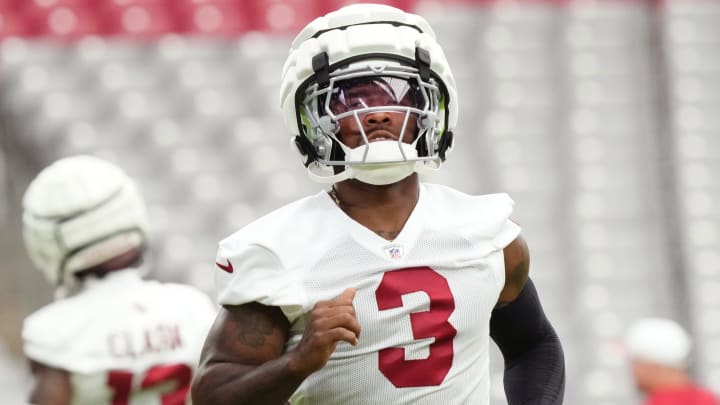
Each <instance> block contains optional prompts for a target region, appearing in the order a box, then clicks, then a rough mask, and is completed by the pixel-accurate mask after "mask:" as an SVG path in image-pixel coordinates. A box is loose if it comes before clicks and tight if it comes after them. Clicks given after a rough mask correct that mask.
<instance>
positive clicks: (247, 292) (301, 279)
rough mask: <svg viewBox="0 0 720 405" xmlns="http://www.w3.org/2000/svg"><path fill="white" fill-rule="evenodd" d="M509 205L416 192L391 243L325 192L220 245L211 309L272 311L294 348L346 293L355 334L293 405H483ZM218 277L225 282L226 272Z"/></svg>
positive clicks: (513, 230) (512, 231)
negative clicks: (311, 316) (320, 307)
mask: <svg viewBox="0 0 720 405" xmlns="http://www.w3.org/2000/svg"><path fill="white" fill-rule="evenodd" d="M512 205H513V202H512V200H511V199H510V197H508V196H507V195H506V194H492V195H483V196H470V195H467V194H463V193H461V192H458V191H455V190H453V189H451V188H448V187H445V186H440V185H431V184H422V185H421V188H420V198H419V201H418V203H417V205H416V207H415V209H414V210H413V212H412V214H411V216H410V218H409V219H408V221H407V223H406V224H405V226H404V228H403V230H402V232H401V233H400V234H399V235H398V236H397V238H396V239H395V240H394V241H392V242H389V241H387V240H385V239H383V238H382V237H380V236H378V235H377V234H375V233H374V232H372V231H371V230H369V229H367V228H365V227H364V226H362V225H360V224H359V223H357V222H355V221H354V220H352V219H351V218H350V217H348V216H347V215H345V213H344V212H343V211H341V210H340V209H339V208H338V207H337V206H336V205H335V203H334V202H333V201H332V199H331V198H330V197H329V196H328V195H327V193H325V192H321V193H318V194H317V195H315V196H311V197H307V198H304V199H301V200H299V201H296V202H294V203H292V204H289V205H287V206H285V207H283V208H281V209H279V210H276V211H274V212H272V213H270V214H269V215H267V216H265V217H262V218H260V219H258V220H257V221H255V222H253V223H251V224H249V225H248V226H246V227H244V228H243V229H241V230H240V231H238V232H236V233H235V234H233V235H231V236H230V237H228V238H227V239H225V240H223V241H221V242H220V247H219V251H218V257H217V262H218V264H219V265H221V266H218V269H217V271H216V283H217V286H218V294H219V295H218V300H219V302H220V303H221V304H230V305H237V304H242V303H246V302H251V301H257V302H260V303H262V304H265V305H274V306H279V307H281V308H282V309H283V312H284V313H285V315H286V316H287V317H288V319H289V320H290V322H291V325H292V326H291V334H292V335H291V338H290V340H289V342H288V347H287V349H292V348H293V347H294V346H295V345H297V344H298V343H299V341H300V338H301V336H302V332H303V329H304V327H305V320H306V315H307V313H308V312H309V311H310V310H311V309H312V306H313V305H314V304H315V303H316V302H317V301H320V300H328V299H333V298H335V297H337V296H338V295H340V294H341V293H342V291H343V290H344V289H346V288H355V289H356V290H357V293H356V296H355V299H354V301H353V305H354V307H355V312H356V314H357V318H358V321H359V322H360V326H361V328H362V331H361V333H360V337H359V343H358V345H357V346H351V345H349V344H347V343H345V342H341V343H340V344H338V346H337V348H336V350H335V352H334V353H333V354H332V356H331V357H330V360H329V361H328V363H327V365H326V366H325V367H324V368H322V369H321V370H319V371H317V372H315V373H314V374H312V375H311V376H310V377H308V378H307V379H306V380H305V381H304V382H303V384H302V385H301V386H300V387H299V388H298V390H297V391H296V392H295V394H294V395H293V396H292V398H291V403H292V404H338V405H339V404H342V405H352V404H413V405H419V404H433V405H436V404H444V405H451V404H474V405H486V404H488V403H489V385H490V382H489V375H488V374H489V366H488V364H489V350H488V349H489V347H488V345H489V332H490V331H489V320H490V313H491V311H492V309H493V307H494V306H495V304H496V302H497V299H498V297H499V294H500V291H501V290H502V287H503V285H504V283H505V273H504V259H503V253H502V249H503V248H504V247H505V246H507V245H508V244H509V243H510V242H512V241H513V240H514V239H515V238H516V237H517V236H518V234H519V232H520V228H519V227H518V226H517V225H516V224H515V223H514V222H512V221H511V220H510V218H509V217H510V213H511V212H512ZM223 268H224V270H223Z"/></svg>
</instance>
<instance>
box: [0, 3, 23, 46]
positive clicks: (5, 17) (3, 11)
mask: <svg viewBox="0 0 720 405" xmlns="http://www.w3.org/2000/svg"><path fill="white" fill-rule="evenodd" d="M3 7H5V6H0V40H1V39H3V38H7V37H20V36H25V35H27V34H28V22H27V21H26V19H25V16H24V15H22V14H21V13H20V12H19V11H18V10H17V9H13V8H10V7H9V6H8V7H7V8H3Z"/></svg>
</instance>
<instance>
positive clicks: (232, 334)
mask: <svg viewBox="0 0 720 405" xmlns="http://www.w3.org/2000/svg"><path fill="white" fill-rule="evenodd" d="M289 329H290V324H289V323H288V320H287V319H286V318H285V316H284V315H283V313H282V311H281V310H280V308H277V307H268V306H264V305H261V304H257V303H250V304H245V305H239V306H224V307H223V309H221V310H220V314H219V315H218V318H217V319H216V321H215V324H214V325H213V326H212V328H211V330H210V333H209V335H208V338H207V340H206V342H205V346H204V347H203V352H202V355H201V359H200V368H199V370H198V375H197V376H196V378H195V380H194V381H193V387H192V399H193V403H194V404H197V405H202V404H231V403H233V404H234V403H243V404H245V403H247V404H250V403H258V404H261V403H262V404H282V403H285V401H287V399H288V398H289V397H290V395H292V393H293V392H294V391H295V389H296V388H297V387H298V386H299V385H300V383H301V382H302V381H303V378H304V376H302V375H300V374H297V373H294V372H293V371H292V369H291V368H290V367H289V364H288V363H289V358H288V357H289V356H287V355H285V356H283V348H284V346H285V341H286V340H287V338H288V333H289Z"/></svg>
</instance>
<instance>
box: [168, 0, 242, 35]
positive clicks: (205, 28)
mask: <svg viewBox="0 0 720 405" xmlns="http://www.w3.org/2000/svg"><path fill="white" fill-rule="evenodd" d="M184 3H185V5H184V6H181V7H178V10H177V11H176V12H177V16H178V19H179V20H178V25H179V29H180V32H182V33H184V34H190V35H215V36H237V35H238V34H241V33H243V32H246V31H248V30H249V29H250V27H251V26H250V21H251V20H252V19H253V17H252V16H251V15H249V14H248V13H247V11H246V9H245V8H244V7H241V6H240V5H239V4H238V3H235V2H230V1H217V0H215V1H207V0H205V1H194V2H191V1H188V0H185V1H184Z"/></svg>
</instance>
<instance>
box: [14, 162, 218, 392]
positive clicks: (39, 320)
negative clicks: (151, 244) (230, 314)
mask: <svg viewBox="0 0 720 405" xmlns="http://www.w3.org/2000/svg"><path fill="white" fill-rule="evenodd" d="M23 236H24V239H25V244H26V247H27V251H28V253H29V256H30V258H31V259H32V261H33V263H34V264H35V265H36V266H37V267H38V268H39V269H40V270H42V272H43V273H44V274H45V276H46V277H47V278H48V280H49V281H50V282H51V283H52V284H53V285H54V286H57V287H58V288H59V289H60V290H61V291H62V294H60V295H66V294H67V292H68V291H73V293H71V294H70V295H69V296H67V297H64V298H60V299H58V300H57V301H55V302H53V303H51V304H49V305H47V306H46V307H44V308H41V309H40V310H38V311H37V312H35V313H33V314H31V315H30V316H28V317H27V318H26V319H25V321H24V324H23V331H22V337H23V342H24V352H25V354H26V356H27V357H28V358H29V359H30V362H31V370H32V373H33V375H34V379H35V385H34V388H33V390H32V393H31V395H30V402H31V403H33V404H43V405H45V404H58V405H60V404H70V403H73V404H93V405H101V404H113V405H119V404H130V403H133V404H139V403H148V404H150V403H152V404H160V403H162V404H166V405H168V404H185V403H186V401H188V402H189V400H188V391H189V385H190V381H191V378H192V374H193V372H194V370H195V368H196V364H197V360H198V357H199V352H200V348H201V347H202V341H203V339H204V338H205V336H206V335H207V331H208V328H209V327H210V324H211V323H212V320H213V318H214V316H215V314H216V312H217V310H216V308H215V306H214V305H213V304H212V302H211V301H210V300H209V298H208V297H207V296H206V295H205V294H204V293H202V292H200V291H198V290H196V289H194V288H191V287H189V286H184V285H178V284H161V283H158V282H154V281H146V280H143V279H142V277H141V276H142V270H141V269H142V256H143V251H144V249H145V248H146V245H147V238H148V230H147V218H146V209H145V205H144V202H143V199H142V197H141V195H140V193H139V191H138V188H137V186H136V185H135V183H134V182H133V181H132V180H131V179H130V178H129V177H128V176H127V175H126V174H125V173H124V172H123V171H122V170H121V169H120V168H118V167H116V166H114V165H113V164H110V163H108V162H106V161H104V160H101V159H98V158H95V157H91V156H74V157H68V158H64V159H61V160H58V161H57V162H55V163H53V164H51V165H50V166H48V167H47V168H45V169H44V170H42V171H41V172H40V173H39V174H38V175H37V177H36V178H35V179H34V180H33V181H32V182H31V184H30V186H29V187H28V189H27V191H26V193H25V196H24V198H23Z"/></svg>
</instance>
